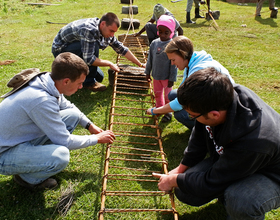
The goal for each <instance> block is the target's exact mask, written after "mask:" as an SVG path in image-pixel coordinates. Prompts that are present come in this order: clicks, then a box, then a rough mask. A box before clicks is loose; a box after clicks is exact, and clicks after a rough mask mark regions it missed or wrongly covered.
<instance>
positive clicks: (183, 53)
mask: <svg viewBox="0 0 280 220" xmlns="http://www.w3.org/2000/svg"><path fill="white" fill-rule="evenodd" d="M164 51H165V53H176V54H177V55H179V56H180V57H182V58H183V59H184V60H186V59H187V60H189V61H190V59H191V57H192V55H193V43H192V42H191V40H190V39H189V38H187V37H185V36H182V35H180V36H178V37H174V38H173V39H172V41H170V42H169V43H168V44H167V45H166V47H165V50H164Z"/></svg>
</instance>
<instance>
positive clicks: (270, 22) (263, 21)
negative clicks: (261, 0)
mask: <svg viewBox="0 0 280 220" xmlns="http://www.w3.org/2000/svg"><path fill="white" fill-rule="evenodd" d="M255 20H256V21H257V22H259V23H260V24H263V25H270V27H278V25H277V23H276V22H275V21H274V19H273V18H265V19H263V18H262V17H259V16H256V17H255Z"/></svg>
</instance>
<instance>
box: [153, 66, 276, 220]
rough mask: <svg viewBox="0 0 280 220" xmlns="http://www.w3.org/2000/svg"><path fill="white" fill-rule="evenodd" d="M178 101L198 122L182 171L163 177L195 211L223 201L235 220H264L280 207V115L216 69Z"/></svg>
mask: <svg viewBox="0 0 280 220" xmlns="http://www.w3.org/2000/svg"><path fill="white" fill-rule="evenodd" d="M178 100H179V102H180V103H181V104H182V105H183V107H184V109H185V111H187V112H188V113H189V115H190V116H191V117H192V118H196V123H195V126H194V128H193V130H192V133H191V136H190V139H189V142H188V147H187V148H186V149H185V152H184V157H183V159H182V160H181V163H180V164H179V166H178V167H176V168H175V169H173V170H171V171H170V172H169V173H168V174H154V176H155V177H157V178H160V179H159V183H158V187H159V189H160V190H162V191H165V192H170V191H171V190H173V189H175V195H176V197H177V198H178V199H179V200H180V201H181V202H183V203H186V204H188V205H191V206H201V205H204V204H206V203H208V202H210V201H212V200H213V199H215V198H218V199H219V201H220V202H222V203H223V204H224V206H225V209H226V212H227V214H228V217H227V219H230V220H240V219H246V220H256V219H259V220H261V219H262V220H263V219H265V213H266V212H269V211H270V210H272V209H277V208H278V207H279V206H280V115H279V114H278V113H277V112H276V111H275V110H273V109H272V108H271V107H270V106H269V105H268V104H266V103H265V102H264V101H263V100H262V99H261V98H260V97H258V96H257V95H256V94H255V93H254V92H253V91H252V90H250V89H248V88H246V87H245V86H242V85H238V84H234V85H233V84H232V82H231V81H230V80H229V78H228V77H227V76H226V75H225V74H221V73H220V72H218V71H217V70H216V69H215V68H206V69H201V70H199V71H197V72H195V73H193V74H192V75H191V76H190V77H189V78H187V79H186V81H185V82H184V83H183V84H182V85H181V86H180V87H179V89H178Z"/></svg>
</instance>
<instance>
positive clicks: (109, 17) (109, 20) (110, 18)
mask: <svg viewBox="0 0 280 220" xmlns="http://www.w3.org/2000/svg"><path fill="white" fill-rule="evenodd" d="M102 21H105V22H106V26H111V25H112V24H113V23H115V24H116V25H117V27H118V28H119V27H120V21H119V19H118V17H117V15H116V14H114V13H112V12H108V13H106V14H104V15H103V16H102V17H101V19H100V23H101V22H102Z"/></svg>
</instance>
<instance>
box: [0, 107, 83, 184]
mask: <svg viewBox="0 0 280 220" xmlns="http://www.w3.org/2000/svg"><path fill="white" fill-rule="evenodd" d="M60 114H61V118H62V120H63V122H64V123H65V125H66V128H67V129H68V131H69V132H70V133H72V132H73V130H74V129H75V127H76V126H77V124H78V123H79V120H80V118H79V114H78V113H77V112H76V111H75V110H72V109H66V110H62V111H60ZM69 160H70V153H69V150H68V148H66V147H65V146H60V145H56V144H53V143H52V142H51V141H50V140H49V139H48V138H47V137H46V136H44V137H40V138H37V139H34V140H32V141H28V142H25V143H21V144H18V145H16V146H14V147H12V148H10V149H9V150H6V151H4V152H3V153H1V154H0V173H1V174H3V175H15V174H19V176H20V177H21V178H22V179H23V180H24V181H26V182H28V183H30V184H39V183H41V182H43V181H44V180H46V179H48V178H49V177H51V176H53V175H55V174H57V173H59V172H61V171H62V170H64V169H65V168H66V166H67V165H68V163H69Z"/></svg>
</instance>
